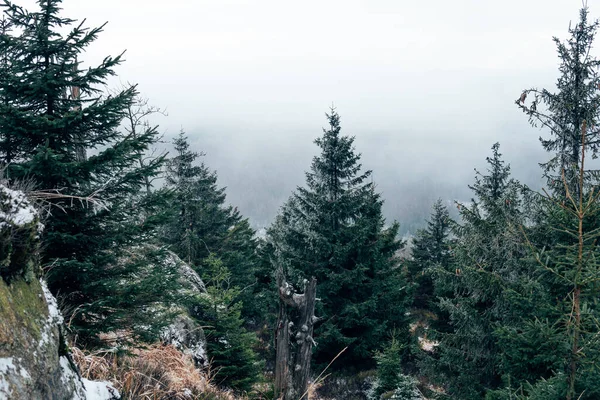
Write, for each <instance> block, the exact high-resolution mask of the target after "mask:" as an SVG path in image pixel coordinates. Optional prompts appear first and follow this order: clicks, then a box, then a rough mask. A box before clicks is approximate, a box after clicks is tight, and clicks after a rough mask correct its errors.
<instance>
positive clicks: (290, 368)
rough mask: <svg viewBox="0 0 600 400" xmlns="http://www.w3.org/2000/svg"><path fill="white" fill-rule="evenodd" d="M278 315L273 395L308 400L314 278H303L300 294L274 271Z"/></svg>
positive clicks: (287, 399) (315, 286)
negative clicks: (275, 274) (303, 285)
mask: <svg viewBox="0 0 600 400" xmlns="http://www.w3.org/2000/svg"><path fill="white" fill-rule="evenodd" d="M277 287H278V291H279V318H278V321H277V330H276V333H275V340H276V349H277V356H276V364H275V397H276V398H277V399H282V400H301V399H305V400H308V393H307V391H308V380H309V378H310V359H311V355H312V348H313V346H315V345H316V343H315V341H314V340H313V336H312V335H313V325H314V323H315V321H316V318H315V299H316V294H317V280H316V279H315V278H314V277H313V278H311V280H310V282H307V281H305V287H304V293H302V294H298V293H295V292H294V291H293V289H292V287H291V286H290V285H289V284H288V283H287V282H286V281H285V278H284V276H283V272H282V271H278V273H277Z"/></svg>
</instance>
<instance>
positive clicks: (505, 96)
mask: <svg viewBox="0 0 600 400" xmlns="http://www.w3.org/2000/svg"><path fill="white" fill-rule="evenodd" d="M16 3H17V4H23V5H27V6H28V7H29V5H30V4H32V3H33V0H26V1H23V0H22V1H19V0H16ZM63 4H64V9H65V15H67V16H70V17H72V18H76V19H82V18H87V21H88V26H96V25H99V24H102V23H104V22H105V21H108V22H109V24H108V25H107V26H106V28H105V32H104V33H102V34H101V35H100V37H99V39H98V41H97V42H96V43H94V44H93V45H92V46H91V47H90V49H89V51H88V52H87V54H86V55H85V56H84V57H83V61H84V62H85V63H97V62H98V61H100V60H101V59H102V58H104V57H105V56H106V55H116V54H118V53H120V52H121V51H122V50H127V52H126V60H127V61H126V62H125V63H124V64H123V66H121V67H120V68H119V69H118V71H117V72H118V74H119V78H118V80H117V81H115V82H112V84H113V85H117V84H118V83H119V81H120V82H123V83H125V82H135V83H138V84H139V88H140V91H141V92H142V94H143V95H144V96H146V97H148V98H149V99H150V101H151V103H152V104H154V105H156V106H159V107H164V108H166V109H167V110H168V113H169V116H168V117H166V118H160V119H157V120H156V121H155V122H156V123H159V124H160V125H161V130H162V131H163V132H165V133H166V135H167V137H170V136H173V135H175V134H176V133H177V132H178V131H179V129H181V128H183V129H185V130H186V131H187V132H188V134H189V135H190V138H191V140H192V143H193V146H194V147H195V149H196V150H198V151H204V152H206V153H207V155H206V157H205V161H206V162H207V163H208V164H209V165H210V166H211V167H213V168H215V169H217V171H218V173H219V179H220V183H221V184H222V185H226V186H228V196H229V197H228V199H229V201H231V202H232V203H233V204H234V205H239V206H240V208H241V210H242V212H243V213H244V214H246V215H248V216H250V217H252V218H253V219H254V221H255V222H256V223H257V224H266V223H267V222H268V220H269V219H270V218H271V217H272V216H273V215H274V214H275V213H276V212H277V207H278V206H280V205H281V203H282V202H283V201H284V200H285V199H286V198H287V197H288V196H289V194H290V192H291V191H292V190H293V189H294V188H295V187H296V186H297V185H301V184H303V174H304V171H305V170H307V169H308V168H309V165H310V160H311V158H312V156H313V155H314V154H315V153H316V151H317V148H316V146H315V145H314V144H313V143H312V140H313V139H314V138H316V137H317V136H318V135H320V133H321V127H322V126H323V125H324V124H325V122H326V121H325V118H324V112H325V111H327V109H328V107H329V106H330V105H331V104H332V103H333V104H335V106H336V107H337V110H338V112H339V113H340V115H341V118H342V131H343V132H344V133H346V134H350V135H355V136H356V142H355V144H356V147H357V150H358V151H359V152H361V153H362V154H363V165H364V166H365V167H367V168H369V169H373V170H374V177H375V181H376V182H377V184H378V187H379V189H380V190H381V191H382V192H383V194H384V197H385V199H386V206H385V211H386V215H387V216H388V217H391V218H398V219H400V222H401V223H402V222H404V221H403V219H406V220H410V219H411V218H413V217H414V215H415V213H419V212H420V211H419V210H423V208H425V209H428V208H429V204H430V202H431V201H433V199H435V198H437V197H440V196H441V197H443V198H445V199H448V200H450V199H455V198H462V199H465V200H468V191H466V190H465V188H466V185H467V184H468V183H470V182H471V181H472V177H473V168H474V167H483V165H484V162H485V157H486V156H487V155H488V154H489V153H490V151H489V149H490V147H491V145H492V144H493V143H494V142H496V141H500V143H501V152H502V153H503V154H504V155H505V158H506V160H507V161H509V162H510V163H511V164H512V167H513V171H514V174H515V176H517V177H518V178H521V179H523V180H525V181H528V182H533V181H536V177H537V176H538V175H539V173H538V168H537V165H536V162H538V161H542V160H545V159H546V156H545V155H544V154H543V153H542V151H541V150H540V145H539V142H538V139H537V138H538V136H539V135H540V133H542V134H545V132H540V131H539V130H536V129H533V128H531V127H530V126H529V124H528V123H527V119H526V117H525V116H524V115H523V114H522V113H521V112H520V111H519V110H518V109H517V107H516V106H515V104H514V100H515V99H516V98H517V97H518V96H519V94H520V93H521V90H522V89H524V88H526V87H532V86H536V87H547V88H552V87H553V85H554V82H555V80H556V78H557V76H558V71H557V66H558V58H557V56H556V51H555V45H554V43H553V42H552V40H551V38H552V36H558V37H559V38H565V37H566V36H567V28H568V26H569V21H576V20H577V18H578V11H579V8H580V7H581V1H576V0H527V1H523V0H521V1H517V0H502V1H497V0H493V1H492V0H486V1H484V0H452V1H448V0H428V1H419V0H411V1H408V0H361V1H359V0H320V1H314V0H304V1H294V2H292V1H284V0H283V1H282V0H210V1H208V0H195V1H190V0H170V1H164V0H161V1H158V0H102V1H92V0H64V3H63ZM590 11H591V16H592V17H594V18H595V17H597V16H600V4H595V3H594V2H590ZM424 204H426V206H424ZM413 219H414V218H413Z"/></svg>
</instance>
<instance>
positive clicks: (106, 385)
mask: <svg viewBox="0 0 600 400" xmlns="http://www.w3.org/2000/svg"><path fill="white" fill-rule="evenodd" d="M81 381H82V382H83V387H84V388H85V392H86V398H85V400H111V399H119V398H120V396H119V392H118V391H117V389H115V387H114V386H113V385H111V384H110V382H97V381H90V380H87V379H85V378H82V379H81Z"/></svg>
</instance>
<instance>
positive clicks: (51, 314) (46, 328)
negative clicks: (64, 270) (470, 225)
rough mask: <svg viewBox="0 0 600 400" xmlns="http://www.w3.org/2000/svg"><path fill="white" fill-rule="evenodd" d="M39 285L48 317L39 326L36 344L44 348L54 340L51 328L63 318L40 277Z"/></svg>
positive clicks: (54, 299) (59, 323) (61, 321)
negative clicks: (39, 334) (39, 332)
mask: <svg viewBox="0 0 600 400" xmlns="http://www.w3.org/2000/svg"><path fill="white" fill-rule="evenodd" d="M40 285H41V286H42V292H43V293H44V299H45V300H46V304H47V305H48V319H47V320H46V322H45V323H44V325H43V326H42V327H41V333H42V337H41V339H40V342H39V344H38V347H39V348H42V349H43V348H44V347H45V346H47V345H48V344H50V342H51V341H52V340H55V338H54V337H53V330H54V328H55V327H56V326H59V325H61V324H62V323H63V321H64V319H63V317H62V315H61V314H60V311H59V310H58V303H57V302H56V298H55V297H54V296H53V295H52V293H50V290H49V289H48V286H47V285H46V281H44V280H43V279H40Z"/></svg>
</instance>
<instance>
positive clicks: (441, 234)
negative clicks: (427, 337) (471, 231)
mask: <svg viewBox="0 0 600 400" xmlns="http://www.w3.org/2000/svg"><path fill="white" fill-rule="evenodd" d="M451 223H452V221H451V220H450V214H449V212H448V209H447V208H446V207H445V206H444V205H443V204H442V200H441V199H439V200H437V201H436V202H435V203H434V205H433V211H432V213H431V217H430V219H429V221H427V227H426V228H425V229H421V230H419V231H417V233H416V235H415V237H414V238H413V242H412V247H411V260H410V261H409V262H408V263H407V270H408V271H407V272H408V275H409V280H410V282H411V283H412V285H413V286H414V288H413V291H414V294H413V298H414V300H413V307H415V308H417V309H423V310H431V309H432V307H434V305H433V304H431V303H432V302H435V299H434V286H433V281H432V279H431V271H430V269H432V268H434V267H441V268H443V269H445V270H447V269H448V268H449V265H450V263H451V250H450V247H451V245H450V237H449V236H450V227H451Z"/></svg>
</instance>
